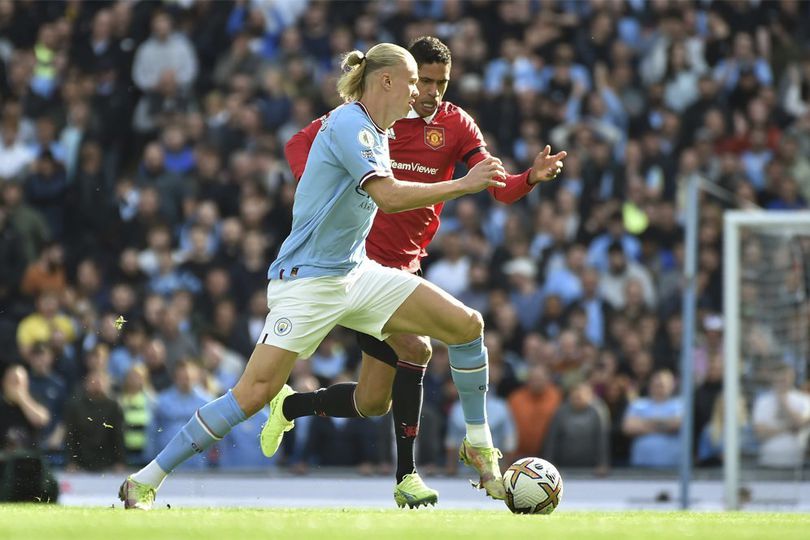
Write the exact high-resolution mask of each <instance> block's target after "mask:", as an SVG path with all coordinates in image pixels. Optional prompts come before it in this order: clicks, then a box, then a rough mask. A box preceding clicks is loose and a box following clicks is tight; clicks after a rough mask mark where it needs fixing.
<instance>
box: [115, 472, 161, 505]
mask: <svg viewBox="0 0 810 540" xmlns="http://www.w3.org/2000/svg"><path fill="white" fill-rule="evenodd" d="M156 495H157V491H155V488H153V487H152V486H150V485H147V484H142V483H140V482H136V481H135V480H133V479H132V477H131V476H130V477H128V478H127V479H126V480H124V483H123V484H121V487H120V488H119V489H118V498H119V499H121V500H122V501H124V508H126V509H127V510H129V509H130V508H135V509H137V510H151V509H152V503H154V502H155V496H156Z"/></svg>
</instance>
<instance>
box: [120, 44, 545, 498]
mask: <svg viewBox="0 0 810 540" xmlns="http://www.w3.org/2000/svg"><path fill="white" fill-rule="evenodd" d="M343 68H344V74H343V75H342V76H341V78H340V79H339V81H338V92H339V93H340V95H341V96H342V97H343V98H344V99H345V100H346V103H345V104H343V105H341V106H339V107H337V108H336V109H334V110H333V111H332V112H331V113H330V114H329V115H328V116H327V117H326V118H324V120H323V123H322V127H321V129H320V131H319V132H318V134H317V136H316V137H315V140H314V141H313V144H312V148H311V150H310V153H309V157H308V159H307V164H306V167H305V170H304V174H303V176H302V177H301V180H300V183H299V184H298V188H297V192H296V196H295V202H294V205H293V223H292V231H291V233H290V235H289V236H288V237H287V239H286V240H285V241H284V243H283V244H282V246H281V249H280V251H279V254H278V257H277V258H276V260H275V261H274V262H273V263H272V264H271V265H270V268H269V271H268V278H269V279H270V283H269V285H268V287H267V298H268V308H269V314H268V316H267V319H266V323H265V327H264V329H263V331H262V332H261V335H260V338H259V341H258V343H257V344H256V348H255V349H254V351H253V354H252V355H251V357H250V360H249V361H248V365H247V367H246V369H245V372H244V374H243V375H242V377H241V378H240V380H239V382H238V383H237V384H236V386H235V387H234V388H233V389H231V390H229V391H228V392H227V393H226V394H225V395H223V396H222V397H220V398H218V399H216V400H214V401H212V402H211V403H208V404H207V405H205V406H203V407H201V408H200V409H198V410H197V411H196V412H194V413H193V415H192V416H191V418H190V420H189V421H188V423H187V424H186V425H185V426H183V428H182V429H181V430H180V432H179V433H178V434H177V435H175V437H174V438H173V439H172V440H171V441H169V442H168V444H166V446H165V447H164V449H163V450H162V451H161V452H160V453H159V454H158V455H157V457H156V458H155V459H154V460H153V461H152V462H150V463H149V464H147V465H146V467H144V468H143V469H141V470H140V471H138V472H137V473H135V474H134V475H132V476H130V477H128V478H127V479H126V480H125V481H124V482H123V484H122V485H121V488H120V490H119V498H120V499H121V500H122V501H124V506H125V507H126V508H139V509H150V508H151V507H152V504H153V503H154V500H155V496H156V494H157V490H158V489H159V487H160V485H161V484H162V483H163V480H164V479H165V478H166V476H167V475H168V474H169V473H170V472H171V471H172V470H174V469H175V468H176V467H177V466H179V465H180V464H181V463H183V462H184V461H186V460H188V459H189V458H190V457H192V456H193V455H195V454H200V453H204V452H205V451H206V450H207V449H208V448H210V447H211V446H212V445H213V444H214V443H216V442H217V441H219V440H222V438H223V437H225V436H226V435H227V434H228V432H230V431H231V429H232V428H234V427H235V426H236V425H238V424H240V423H241V422H244V421H245V420H246V419H247V418H249V417H251V416H253V415H254V414H255V413H256V412H258V411H259V410H261V409H262V408H264V406H265V405H266V404H267V403H268V401H270V407H271V415H270V419H269V420H268V421H267V423H266V424H265V427H264V429H263V430H262V437H261V446H262V451H263V452H264V454H265V455H266V456H268V457H269V456H272V455H273V454H275V452H276V450H277V449H278V446H279V445H280V444H281V439H282V437H283V435H284V433H285V432H286V431H289V430H290V429H292V427H293V422H292V421H291V420H288V419H287V417H286V416H285V413H284V412H283V409H284V407H283V401H284V399H285V398H286V397H288V396H289V395H291V394H293V393H294V392H293V391H292V389H291V388H290V387H289V386H287V385H285V381H286V380H287V379H288V377H289V375H290V372H291V371H292V368H293V365H294V364H295V362H296V360H297V359H298V358H299V357H301V358H308V357H309V356H311V355H312V353H313V352H314V351H315V349H316V348H317V346H318V344H319V343H320V342H321V340H322V339H323V338H324V337H325V336H326V335H327V334H328V333H329V331H330V330H331V329H332V328H334V327H335V326H337V325H341V326H344V327H347V328H351V329H352V330H357V331H358V332H362V333H365V334H369V335H372V336H374V337H376V338H377V339H380V340H385V339H386V338H388V337H389V336H390V335H391V334H416V335H423V336H425V335H426V336H429V337H433V338H436V339H439V340H440V341H443V342H445V343H447V344H448V345H449V348H450V364H451V372H452V375H453V380H454V381H455V383H456V386H457V388H458V390H459V394H460V396H461V398H462V406H463V409H464V415H465V421H466V423H467V438H465V440H464V443H463V444H462V447H461V450H460V452H459V455H460V457H461V458H462V459H463V460H465V462H467V463H468V464H471V465H473V466H474V467H475V468H476V469H477V470H478V472H479V473H480V475H481V486H482V487H483V488H484V489H486V491H487V493H488V494H489V495H490V496H492V497H495V498H499V499H503V498H504V497H505V493H504V487H503V481H502V476H501V473H500V468H499V465H498V456H499V455H500V452H499V451H498V450H497V449H496V448H494V447H493V446H492V438H491V434H490V432H489V427H488V425H487V423H486V409H485V407H486V406H485V403H486V400H485V396H486V390H487V371H488V365H487V356H486V349H485V348H484V345H483V319H482V317H481V314H480V313H478V312H476V311H474V310H472V309H470V308H468V307H466V306H464V305H463V304H461V303H460V302H458V301H457V300H455V299H454V298H452V297H451V296H449V295H448V294H447V293H445V292H444V291H442V290H441V289H439V288H438V287H436V286H435V285H431V284H430V283H428V282H426V281H425V280H422V279H421V278H419V277H417V276H415V275H412V274H409V273H407V272H405V271H402V270H398V269H394V268H388V267H384V266H382V265H380V264H378V263H375V262H372V261H371V260H370V259H368V258H367V257H366V255H365V239H366V236H367V235H368V233H369V230H370V229H371V224H372V221H373V219H374V216H375V214H376V212H377V209H378V208H380V209H381V210H382V211H383V212H401V211H406V210H411V209H416V208H422V207H425V206H429V205H432V204H436V203H439V202H442V201H447V200H450V199H454V198H457V197H459V196H461V195H464V194H468V193H477V192H479V191H482V190H484V189H486V188H488V187H504V186H505V185H506V184H505V183H504V182H502V181H500V180H499V179H501V178H503V177H505V176H506V173H505V170H504V168H503V166H502V164H501V163H500V161H499V160H497V159H495V158H488V159H486V160H484V161H482V162H480V163H478V164H477V165H476V166H475V167H473V168H472V169H471V170H470V172H469V173H468V174H467V175H466V176H465V177H463V178H461V179H458V180H452V181H448V182H439V183H434V184H423V183H415V182H402V181H399V180H397V179H395V178H394V177H393V174H392V171H391V160H390V156H389V152H388V133H387V130H388V128H390V127H391V126H392V125H393V123H394V122H395V121H396V120H398V119H400V118H403V117H404V116H406V115H407V114H408V112H409V111H410V110H411V105H412V104H413V103H414V100H415V99H416V97H417V96H418V95H419V91H418V90H417V87H416V82H417V80H418V72H417V65H416V61H415V60H414V58H413V56H412V55H411V54H410V53H409V52H408V51H407V50H406V49H404V48H402V47H399V46H397V45H393V44H390V43H381V44H379V45H376V46H374V47H372V48H371V49H370V50H369V51H368V53H367V54H364V53H362V52H360V51H352V52H351V53H349V54H348V55H346V57H345V58H344V61H343ZM559 167H561V164H560V165H558V166H557V172H559ZM551 172H552V173H553V172H554V171H551ZM553 176H554V175H553ZM363 379H364V378H363V374H362V371H361V375H360V381H361V383H359V384H355V383H345V384H342V385H335V386H333V387H331V388H330V389H329V391H324V392H319V393H316V394H314V396H315V397H314V398H313V402H312V403H311V404H310V405H311V407H312V408H313V409H314V410H316V411H320V412H321V413H323V414H325V415H329V416H343V417H361V416H366V415H377V414H382V413H383V412H385V411H377V410H366V409H364V408H363V406H364V401H363V399H364V394H365V393H366V392H369V390H366V388H365V387H366V386H369V385H370V384H372V383H369V382H366V383H363V382H362V381H363ZM328 392H329V393H328ZM366 399H367V398H366ZM271 400H272V401H271ZM408 478H409V482H410V484H411V485H418V486H417V487H420V488H421V490H420V491H421V492H422V493H424V492H426V491H430V492H432V494H431V495H430V497H429V498H430V499H431V500H432V501H433V502H435V501H436V499H437V498H438V494H437V493H436V492H435V491H433V490H428V489H427V488H426V487H425V486H424V483H423V482H422V481H421V479H420V478H419V477H418V475H417V474H416V473H414V474H412V475H408ZM403 482H405V480H403Z"/></svg>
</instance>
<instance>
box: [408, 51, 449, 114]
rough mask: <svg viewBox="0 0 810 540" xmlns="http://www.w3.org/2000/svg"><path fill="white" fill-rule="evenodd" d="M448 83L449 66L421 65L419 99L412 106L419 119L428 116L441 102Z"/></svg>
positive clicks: (418, 84) (417, 84) (417, 85)
mask: <svg viewBox="0 0 810 540" xmlns="http://www.w3.org/2000/svg"><path fill="white" fill-rule="evenodd" d="M449 82H450V64H439V63H435V64H422V65H421V66H419V82H418V83H416V87H417V88H418V89H419V98H418V99H417V100H416V104H414V106H413V110H414V111H416V114H418V115H419V116H421V117H423V118H424V117H426V116H430V115H431V114H433V113H434V112H435V111H436V107H438V106H439V105H440V104H441V102H442V97H444V93H445V92H446V91H447V84H448V83H449Z"/></svg>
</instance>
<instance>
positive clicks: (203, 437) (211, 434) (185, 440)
mask: <svg viewBox="0 0 810 540" xmlns="http://www.w3.org/2000/svg"><path fill="white" fill-rule="evenodd" d="M244 421H245V413H244V412H242V409H241V408H240V407H239V404H238V403H237V402H236V399H235V398H234V397H233V394H232V393H231V391H230V390H228V393H227V394H225V395H224V396H222V397H219V398H217V399H215V400H214V401H212V402H210V403H208V404H206V405H204V406H203V407H200V409H198V410H197V412H195V413H194V416H192V417H191V419H190V420H189V421H188V423H187V424H186V425H185V426H183V429H181V430H180V433H178V434H177V435H175V436H174V438H172V440H171V441H169V444H167V445H166V448H164V449H163V450H161V452H160V453H159V454H158V456H157V457H156V458H155V462H157V464H158V465H159V466H160V468H161V469H163V470H164V471H165V472H167V473H170V472H172V470H174V468H175V467H177V466H178V465H180V464H181V463H183V462H184V461H185V460H187V459H188V458H190V457H191V456H193V455H194V454H201V453H202V452H205V451H206V450H207V449H208V448H210V447H211V446H212V445H213V444H214V443H215V442H217V441H219V440H222V438H223V437H224V436H225V435H227V434H228V432H230V431H231V428H233V427H234V426H236V425H237V424H240V423H241V422H244Z"/></svg>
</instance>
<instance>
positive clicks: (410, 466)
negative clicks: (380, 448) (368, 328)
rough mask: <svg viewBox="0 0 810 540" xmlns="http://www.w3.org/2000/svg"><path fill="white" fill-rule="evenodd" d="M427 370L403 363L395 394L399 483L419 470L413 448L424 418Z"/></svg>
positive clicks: (396, 379)
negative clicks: (423, 388) (423, 406)
mask: <svg viewBox="0 0 810 540" xmlns="http://www.w3.org/2000/svg"><path fill="white" fill-rule="evenodd" d="M424 378H425V366H421V365H419V364H412V363H410V362H405V361H403V360H399V361H398V362H397V373H396V375H395V376H394V386H393V389H392V393H391V398H392V402H393V404H392V409H393V415H394V434H395V435H396V442H397V483H399V482H402V477H403V476H405V475H406V474H411V473H412V472H414V471H415V470H416V462H415V461H414V455H413V448H414V443H415V442H416V436H417V435H418V434H419V417H420V416H421V415H422V380H423V379H424Z"/></svg>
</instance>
